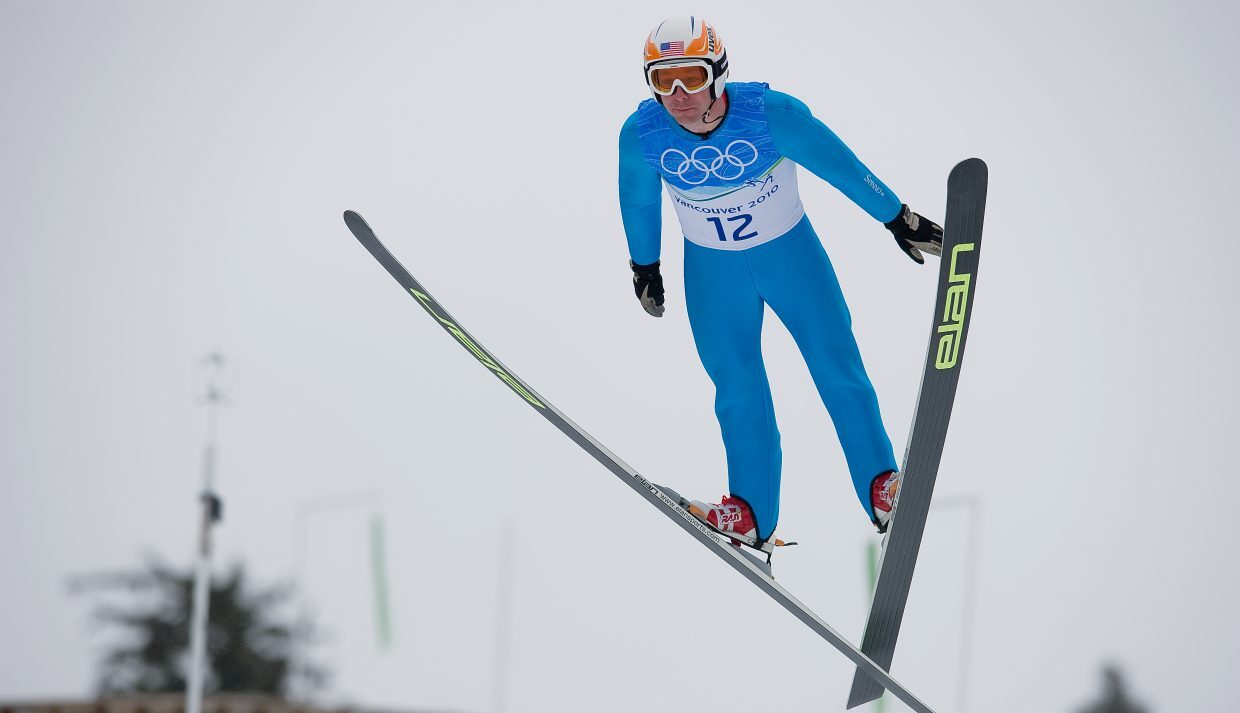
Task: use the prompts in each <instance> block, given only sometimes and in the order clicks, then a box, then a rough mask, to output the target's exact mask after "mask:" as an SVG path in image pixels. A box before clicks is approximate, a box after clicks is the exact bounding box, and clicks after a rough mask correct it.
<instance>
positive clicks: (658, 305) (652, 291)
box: [629, 260, 663, 317]
mask: <svg viewBox="0 0 1240 713" xmlns="http://www.w3.org/2000/svg"><path fill="white" fill-rule="evenodd" d="M629 267H631V268H632V269H633V292H635V293H637V299H639V300H641V302H642V309H644V310H646V312H647V313H648V314H649V315H650V316H651V317H662V316H663V276H662V275H660V274H659V261H658V260H655V261H654V262H653V263H651V264H649V265H638V264H637V263H635V262H633V261H632V260H629Z"/></svg>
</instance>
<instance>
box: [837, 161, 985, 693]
mask: <svg viewBox="0 0 1240 713" xmlns="http://www.w3.org/2000/svg"><path fill="white" fill-rule="evenodd" d="M985 212H986V164H985V163H984V162H983V161H982V160H981V159H977V158H971V159H968V160H965V161H962V162H960V163H958V164H956V166H955V168H953V169H952V172H951V174H950V175H949V176H948V178H947V213H946V217H945V219H944V224H943V233H944V235H943V255H942V257H941V263H940V265H939V285H938V297H937V298H936V299H935V308H934V321H933V323H932V326H931V331H930V346H929V348H928V349H927V353H926V364H925V371H924V372H922V377H921V389H920V391H919V393H918V397H917V405H916V407H915V408H914V411H913V426H912V428H911V429H910V431H909V438H908V445H907V446H906V447H905V450H904V468H903V469H902V471H901V472H902V473H903V474H904V481H903V483H902V484H901V486H900V491H899V493H898V494H897V500H896V509H895V513H894V517H893V519H892V521H891V525H890V527H889V528H888V531H887V534H886V536H885V537H884V541H883V554H882V559H881V561H880V562H879V568H878V578H877V583H876V584H875V587H874V599H873V601H872V602H871V604H870V615H869V619H868V621H867V622H866V626H865V635H864V636H863V637H862V639H861V651H862V652H863V653H865V654H866V655H867V656H868V657H869V658H870V659H871V660H873V661H874V662H875V663H877V664H879V665H880V666H882V668H883V669H884V670H890V669H891V661H892V658H893V657H894V655H895V648H896V638H897V637H898V636H899V635H900V624H901V622H902V621H903V619H904V607H905V605H906V604H907V603H908V594H909V589H910V587H911V585H912V582H913V569H914V568H915V567H916V565H917V552H918V549H920V547H921V537H922V534H923V533H924V531H925V527H926V513H927V512H928V511H929V509H930V497H931V495H932V493H933V492H934V481H935V478H936V476H937V475H938V470H939V461H940V460H941V458H942V456H943V444H944V441H945V439H946V437H947V423H948V421H949V420H950V418H951V412H952V402H953V401H954V400H955V398H956V385H957V383H958V382H959V379H960V364H961V360H962V359H963V358H964V345H965V338H966V337H967V336H968V333H969V318H970V316H972V314H973V296H974V294H975V290H976V281H977V267H978V255H979V254H980V252H981V247H982V219H983V217H984V215H985ZM882 694H883V684H882V683H881V682H880V681H878V680H876V679H875V678H874V677H873V674H872V672H871V670H870V669H869V668H864V667H858V668H857V672H856V674H855V675H854V676H853V682H852V690H851V691H850V693H849V695H848V707H849V708H854V707H856V706H859V705H861V704H862V703H868V702H869V701H872V700H875V699H876V698H878V697H879V696H881V695H882Z"/></svg>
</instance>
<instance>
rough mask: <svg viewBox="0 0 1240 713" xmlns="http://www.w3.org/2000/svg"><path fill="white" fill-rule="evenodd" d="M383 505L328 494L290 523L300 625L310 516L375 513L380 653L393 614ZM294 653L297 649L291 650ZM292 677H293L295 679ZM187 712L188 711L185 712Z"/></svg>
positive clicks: (378, 499) (304, 618)
mask: <svg viewBox="0 0 1240 713" xmlns="http://www.w3.org/2000/svg"><path fill="white" fill-rule="evenodd" d="M382 503H383V494H382V493H380V492H376V491H358V492H353V493H344V494H341V495H329V496H326V497H321V498H312V499H309V500H304V501H302V502H301V504H300V505H299V506H298V508H297V516H296V521H295V522H294V524H293V560H294V561H293V569H294V572H293V578H294V584H295V589H294V591H295V592H296V593H297V599H298V602H299V609H300V614H299V616H298V622H299V624H301V625H304V624H306V623H307V622H309V620H310V597H309V594H307V591H308V589H309V587H308V586H307V572H308V569H309V565H308V562H307V560H308V558H307V553H306V549H307V547H306V539H307V537H308V536H309V533H310V528H309V525H310V516H311V515H316V514H322V513H324V512H328V511H333V510H345V509H350V508H363V507H364V508H371V509H373V511H374V514H373V515H372V520H371V532H370V535H371V539H370V547H371V553H370V554H371V574H372V577H373V581H374V587H375V606H376V610H375V619H376V635H377V636H376V639H375V643H376V645H377V646H378V647H379V649H380V650H386V649H387V648H388V647H389V646H390V645H391V642H392V628H391V623H392V614H391V606H390V604H389V599H388V590H387V570H386V566H385V562H386V554H385V552H384V549H385V548H384V541H383V538H384V533H383V525H382V520H381V518H382V509H381V508H382ZM294 651H296V649H294ZM292 663H293V668H294V669H295V670H300V669H299V666H300V661H298V660H294V661H293V662H292ZM294 678H295V677H294ZM309 693H310V690H309V689H308V688H307V689H306V690H300V688H299V687H298V686H294V687H293V688H292V690H291V691H290V693H289V697H290V698H291V699H293V700H298V699H299V698H300V697H304V696H308V694H309ZM186 713H189V711H186Z"/></svg>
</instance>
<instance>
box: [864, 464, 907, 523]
mask: <svg viewBox="0 0 1240 713" xmlns="http://www.w3.org/2000/svg"><path fill="white" fill-rule="evenodd" d="M901 477H902V476H901V475H900V474H899V473H897V472H895V471H892V470H889V471H887V472H886V473H883V474H882V475H879V476H878V477H876V478H875V479H874V480H873V482H871V483H870V506H871V507H872V508H874V524H875V525H876V526H877V527H878V531H879V532H880V533H884V532H887V526H888V525H890V524H891V514H892V512H894V511H895V509H896V501H897V500H898V499H899V497H900V482H901Z"/></svg>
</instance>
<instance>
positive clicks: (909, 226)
mask: <svg viewBox="0 0 1240 713" xmlns="http://www.w3.org/2000/svg"><path fill="white" fill-rule="evenodd" d="M883 225H885V226H886V227H887V230H890V231H891V234H892V235H893V236H895V239H896V245H899V246H900V249H901V250H903V251H904V252H905V254H907V255H908V256H909V257H910V258H912V259H913V262H916V263H917V264H918V265H921V264H924V263H925V262H926V259H925V258H924V257H922V255H921V254H922V252H927V253H930V254H931V255H942V254H943V228H941V227H939V224H938V223H935V222H934V221H931V220H927V219H926V218H923V217H922V216H920V215H918V214H916V213H914V212H913V211H911V210H909V209H908V206H907V205H901V206H900V213H899V214H898V215H897V216H896V217H895V218H893V219H892V220H891V222H889V223H884V224H883Z"/></svg>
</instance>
